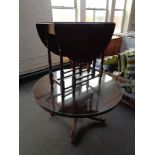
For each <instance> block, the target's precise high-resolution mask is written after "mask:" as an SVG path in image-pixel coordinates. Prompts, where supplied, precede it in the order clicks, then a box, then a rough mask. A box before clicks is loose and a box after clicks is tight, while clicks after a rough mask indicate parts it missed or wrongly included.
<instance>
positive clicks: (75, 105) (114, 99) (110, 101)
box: [33, 71, 122, 118]
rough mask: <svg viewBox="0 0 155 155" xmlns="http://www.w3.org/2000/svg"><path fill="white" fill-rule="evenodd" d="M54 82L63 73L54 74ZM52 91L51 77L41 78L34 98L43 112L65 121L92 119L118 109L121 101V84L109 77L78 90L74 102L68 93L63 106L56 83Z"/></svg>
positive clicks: (78, 87) (67, 83)
mask: <svg viewBox="0 0 155 155" xmlns="http://www.w3.org/2000/svg"><path fill="white" fill-rule="evenodd" d="M53 75H54V78H57V79H58V78H60V71H56V72H54V74H53ZM71 82H72V78H71V77H70V78H65V87H68V86H70V85H71ZM53 86H54V90H53V91H51V87H50V82H49V75H45V76H43V77H42V78H40V79H39V80H38V81H37V82H36V84H35V85H34V87H33V98H34V100H35V101H36V103H37V104H39V105H40V106H41V107H42V108H43V109H44V110H46V111H48V112H50V113H53V114H56V115H61V116H65V117H74V118H75V117H76V118H77V117H79V118H80V117H81V118H84V117H91V116H97V115H100V114H103V113H106V112H108V111H110V110H112V109H113V108H114V107H116V106H117V105H118V103H119V101H120V100H121V98H122V90H121V87H120V85H119V83H118V82H117V81H115V80H113V79H112V78H111V77H110V76H109V75H105V74H103V76H102V78H101V83H100V84H99V77H96V78H94V79H92V80H90V81H89V83H87V84H83V85H82V86H77V87H76V91H75V99H73V97H72V93H69V92H68V93H66V95H65V99H64V103H62V100H61V94H60V93H61V91H60V86H59V85H58V84H56V83H54V85H53Z"/></svg>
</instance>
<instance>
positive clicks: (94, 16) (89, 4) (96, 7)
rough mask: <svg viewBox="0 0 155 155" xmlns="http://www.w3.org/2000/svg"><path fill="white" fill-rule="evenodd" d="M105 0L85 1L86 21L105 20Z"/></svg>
mask: <svg viewBox="0 0 155 155" xmlns="http://www.w3.org/2000/svg"><path fill="white" fill-rule="evenodd" d="M106 6H107V0H96V1H94V0H87V1H86V21H87V22H105V20H106V19H105V17H106Z"/></svg>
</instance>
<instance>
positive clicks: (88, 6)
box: [51, 0, 134, 33]
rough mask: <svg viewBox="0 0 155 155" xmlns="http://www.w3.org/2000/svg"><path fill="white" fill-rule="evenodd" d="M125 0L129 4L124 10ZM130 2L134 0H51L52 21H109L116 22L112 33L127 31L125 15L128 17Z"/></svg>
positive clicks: (127, 21)
mask: <svg viewBox="0 0 155 155" xmlns="http://www.w3.org/2000/svg"><path fill="white" fill-rule="evenodd" d="M127 2H128V4H130V6H128V9H127V10H126V5H127ZM132 3H134V0H51V5H52V16H53V21H76V22H77V21H83V22H110V21H111V22H115V23H116V27H115V32H114V33H120V32H123V31H127V28H125V29H124V27H125V26H126V27H128V26H127V25H128V24H129V19H127V20H126V15H127V16H128V18H129V15H130V13H131V9H129V7H132ZM126 12H127V14H126ZM124 23H127V24H124Z"/></svg>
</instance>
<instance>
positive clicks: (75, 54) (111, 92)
mask: <svg viewBox="0 0 155 155" xmlns="http://www.w3.org/2000/svg"><path fill="white" fill-rule="evenodd" d="M36 27H37V30H38V34H39V36H40V38H41V40H42V42H43V44H44V45H45V46H46V47H47V49H48V62H49V75H46V76H44V77H43V78H41V79H40V80H39V81H37V83H36V84H35V86H34V88H33V96H34V99H35V101H36V102H37V103H38V104H39V105H40V106H41V107H42V108H43V109H44V110H46V111H48V112H49V113H50V115H52V116H53V115H60V116H64V117H72V118H73V125H72V131H71V141H73V140H74V137H75V129H76V123H77V118H91V119H94V120H97V121H101V122H104V120H102V119H99V118H96V116H98V115H100V114H103V113H105V112H108V111H110V110H111V109H113V108H114V107H115V106H116V105H117V104H118V103H119V101H120V99H121V97H122V92H121V89H120V87H119V85H118V84H117V82H115V81H113V80H111V82H106V79H107V78H110V77H108V76H105V75H103V60H104V52H103V51H104V50H105V49H106V47H107V46H108V44H109V42H110V40H111V37H112V35H113V31H114V27H115V24H114V23H73V22H70V23H60V22H56V23H39V24H36ZM51 52H53V53H55V54H57V55H59V56H60V70H59V71H57V72H53V70H52V61H51ZM64 56H67V57H68V58H69V59H70V60H71V63H70V66H69V67H68V69H67V70H65V69H64V62H63V57H64ZM100 56H101V64H100V67H99V68H96V58H97V57H100Z"/></svg>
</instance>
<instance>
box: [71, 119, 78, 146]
mask: <svg viewBox="0 0 155 155" xmlns="http://www.w3.org/2000/svg"><path fill="white" fill-rule="evenodd" d="M76 125H77V118H74V119H73V123H72V129H71V133H70V142H71V143H73V142H74V140H75V136H76Z"/></svg>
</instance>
